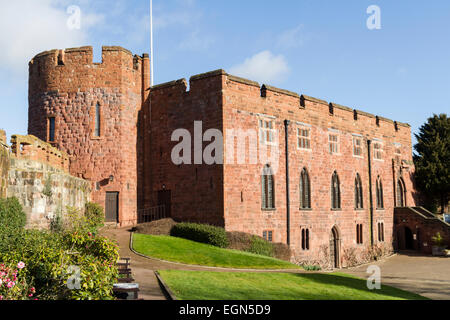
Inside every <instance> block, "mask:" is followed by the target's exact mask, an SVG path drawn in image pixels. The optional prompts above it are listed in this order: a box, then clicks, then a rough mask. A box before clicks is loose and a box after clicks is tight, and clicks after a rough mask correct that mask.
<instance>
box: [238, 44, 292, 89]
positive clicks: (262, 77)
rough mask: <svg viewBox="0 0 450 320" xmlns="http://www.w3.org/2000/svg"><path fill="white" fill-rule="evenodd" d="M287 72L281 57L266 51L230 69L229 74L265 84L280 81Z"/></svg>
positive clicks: (286, 65) (284, 60) (286, 66)
mask: <svg viewBox="0 0 450 320" xmlns="http://www.w3.org/2000/svg"><path fill="white" fill-rule="evenodd" d="M289 71H290V69H289V66H288V63H287V61H286V59H285V58H284V56H283V55H274V54H273V53H272V52H270V51H267V50H266V51H262V52H260V53H257V54H255V55H254V56H252V57H250V58H248V59H245V61H244V63H242V64H239V65H236V66H234V67H232V68H230V73H231V74H234V75H236V76H240V77H243V78H248V79H251V80H256V81H258V82H261V83H267V84H269V83H276V82H280V81H282V80H283V79H284V78H285V77H286V76H287V75H288V74H289Z"/></svg>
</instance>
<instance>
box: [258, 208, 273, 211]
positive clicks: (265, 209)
mask: <svg viewBox="0 0 450 320" xmlns="http://www.w3.org/2000/svg"><path fill="white" fill-rule="evenodd" d="M261 211H277V209H276V208H261Z"/></svg>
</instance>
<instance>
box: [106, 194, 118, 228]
mask: <svg viewBox="0 0 450 320" xmlns="http://www.w3.org/2000/svg"><path fill="white" fill-rule="evenodd" d="M105 222H119V193H118V192H107V193H106V204H105Z"/></svg>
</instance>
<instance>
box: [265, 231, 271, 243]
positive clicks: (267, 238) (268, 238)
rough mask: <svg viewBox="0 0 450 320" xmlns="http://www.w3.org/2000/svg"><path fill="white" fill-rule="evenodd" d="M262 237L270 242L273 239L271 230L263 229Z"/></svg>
mask: <svg viewBox="0 0 450 320" xmlns="http://www.w3.org/2000/svg"><path fill="white" fill-rule="evenodd" d="M263 238H264V239H266V240H267V241H270V242H272V240H273V231H271V230H264V231H263Z"/></svg>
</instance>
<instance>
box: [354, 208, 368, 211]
mask: <svg viewBox="0 0 450 320" xmlns="http://www.w3.org/2000/svg"><path fill="white" fill-rule="evenodd" d="M365 210H366V209H365V208H355V211H365Z"/></svg>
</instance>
